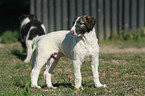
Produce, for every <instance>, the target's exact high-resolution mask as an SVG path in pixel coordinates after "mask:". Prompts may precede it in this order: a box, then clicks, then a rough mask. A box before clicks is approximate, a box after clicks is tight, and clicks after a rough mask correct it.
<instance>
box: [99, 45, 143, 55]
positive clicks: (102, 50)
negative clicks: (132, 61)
mask: <svg viewBox="0 0 145 96" xmlns="http://www.w3.org/2000/svg"><path fill="white" fill-rule="evenodd" d="M142 52H143V53H145V48H123V49H121V48H118V47H117V46H116V47H114V46H111V45H107V46H106V45H103V46H100V53H102V54H107V53H142Z"/></svg>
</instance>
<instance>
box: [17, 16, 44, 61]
mask: <svg viewBox="0 0 145 96" xmlns="http://www.w3.org/2000/svg"><path fill="white" fill-rule="evenodd" d="M19 20H20V23H21V26H20V37H21V44H22V47H23V52H24V51H26V49H27V57H26V59H25V60H24V62H25V63H27V62H29V61H30V59H31V56H32V45H33V42H34V40H35V39H36V38H37V37H38V36H40V35H43V34H46V29H45V27H44V25H43V24H42V23H41V22H40V21H38V20H37V19H36V16H34V15H23V16H21V17H20V18H19Z"/></svg>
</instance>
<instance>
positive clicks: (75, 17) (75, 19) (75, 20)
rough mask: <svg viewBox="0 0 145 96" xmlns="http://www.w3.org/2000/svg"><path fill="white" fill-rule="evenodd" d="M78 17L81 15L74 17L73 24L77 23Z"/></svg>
mask: <svg viewBox="0 0 145 96" xmlns="http://www.w3.org/2000/svg"><path fill="white" fill-rule="evenodd" d="M78 17H79V16H76V17H75V18H74V21H73V25H74V23H75V21H76V20H77V18H78Z"/></svg>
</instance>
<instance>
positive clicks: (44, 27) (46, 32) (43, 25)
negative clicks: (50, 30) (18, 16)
mask: <svg viewBox="0 0 145 96" xmlns="http://www.w3.org/2000/svg"><path fill="white" fill-rule="evenodd" d="M41 27H42V28H43V30H44V33H45V34H46V33H47V32H46V29H45V26H44V25H43V24H41Z"/></svg>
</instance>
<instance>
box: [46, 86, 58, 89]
mask: <svg viewBox="0 0 145 96" xmlns="http://www.w3.org/2000/svg"><path fill="white" fill-rule="evenodd" d="M47 87H48V88H50V89H51V88H52V89H57V87H54V86H47Z"/></svg>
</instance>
